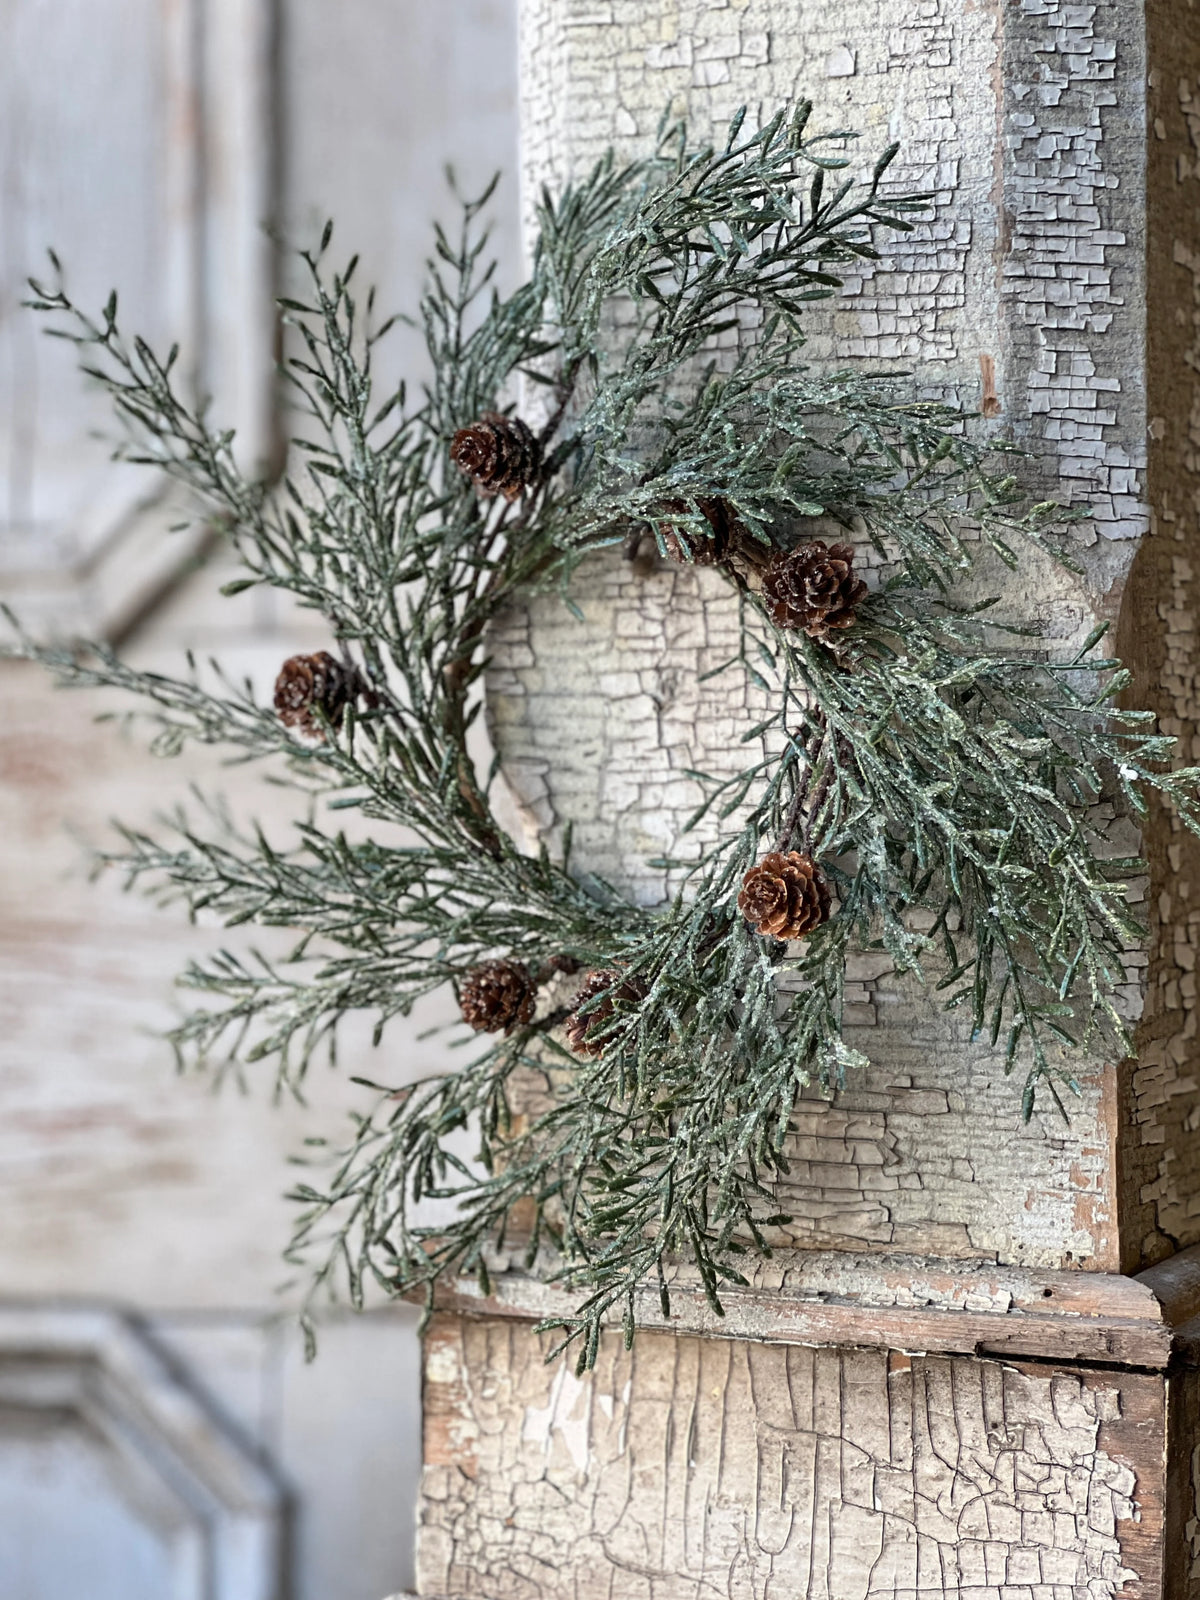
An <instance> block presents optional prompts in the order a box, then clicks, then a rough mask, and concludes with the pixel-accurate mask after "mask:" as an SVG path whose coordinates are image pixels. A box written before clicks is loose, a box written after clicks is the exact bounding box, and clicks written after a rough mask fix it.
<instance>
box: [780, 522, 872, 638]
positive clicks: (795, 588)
mask: <svg viewBox="0 0 1200 1600" xmlns="http://www.w3.org/2000/svg"><path fill="white" fill-rule="evenodd" d="M763 593H764V595H765V596H766V598H767V608H768V610H769V611H770V613H771V615H772V617H773V618H774V619H775V621H776V622H777V623H778V625H779V626H780V627H781V628H797V629H802V630H803V631H804V632H805V633H806V634H808V636H809V638H810V639H821V640H823V641H828V639H829V636H830V634H831V633H834V632H840V631H841V630H842V629H844V628H849V627H852V626H853V624H854V620H855V607H856V606H860V605H861V604H862V602H863V601H864V600H865V599H866V597H867V586H866V584H865V583H864V582H863V581H862V579H861V578H856V577H855V576H854V551H853V549H852V548H851V547H850V545H848V544H833V545H826V544H825V543H824V541H823V540H821V539H812V540H810V541H809V542H808V544H802V545H801V546H800V548H799V549H798V550H790V551H787V552H786V553H785V552H782V551H781V552H780V553H779V554H778V555H776V556H774V557H773V558H772V560H771V562H770V564H769V566H768V567H767V570H766V573H765V575H764V577H763Z"/></svg>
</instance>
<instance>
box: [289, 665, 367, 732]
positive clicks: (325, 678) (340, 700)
mask: <svg viewBox="0 0 1200 1600" xmlns="http://www.w3.org/2000/svg"><path fill="white" fill-rule="evenodd" d="M357 691H358V676H357V674H356V673H355V671H354V669H353V668H351V667H346V666H344V665H343V663H342V662H340V661H339V660H338V659H337V658H336V656H331V655H330V654H329V652H328V650H318V651H317V653H316V654H315V655H311V656H289V657H288V659H287V660H286V661H285V662H284V663H283V666H282V667H281V668H280V669H279V676H278V677H277V678H276V679H275V709H276V711H277V712H278V713H279V716H280V718H281V720H282V721H283V722H285V723H286V724H287V726H288V727H289V728H299V729H300V731H301V733H306V734H308V735H309V737H310V738H314V739H323V738H324V737H325V727H324V725H323V724H322V722H321V720H320V716H319V713H321V712H323V713H324V715H325V719H326V722H328V724H329V725H330V726H331V727H334V728H340V727H341V725H342V715H343V713H344V712H345V709H346V707H347V705H348V704H349V703H350V701H351V700H352V699H353V698H354V695H355V694H356V693H357Z"/></svg>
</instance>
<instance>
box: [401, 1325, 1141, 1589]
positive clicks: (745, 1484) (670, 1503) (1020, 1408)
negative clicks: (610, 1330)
mask: <svg viewBox="0 0 1200 1600" xmlns="http://www.w3.org/2000/svg"><path fill="white" fill-rule="evenodd" d="M546 1348H547V1341H546V1339H545V1338H543V1337H539V1336H537V1335H535V1334H534V1333H533V1332H532V1331H531V1330H530V1328H529V1327H528V1325H524V1326H523V1325H520V1324H516V1323H511V1322H501V1321H479V1322H476V1321H471V1320H466V1319H453V1318H438V1319H436V1320H435V1323H434V1325H433V1327H432V1329H431V1332H430V1334H429V1336H428V1340H427V1345H426V1376H425V1416H426V1423H425V1429H426V1431H425V1475H424V1482H423V1498H422V1510H421V1531H420V1542H419V1549H418V1589H419V1592H420V1593H421V1594H422V1595H427V1596H434V1595H453V1596H456V1597H458V1596H463V1597H468V1596H469V1597H472V1600H474V1597H476V1596H479V1597H482V1596H487V1597H488V1600H542V1597H546V1600H549V1597H551V1596H553V1597H554V1600H643V1597H644V1600H701V1597H706V1596H718V1595H719V1596H724V1597H727V1600H783V1597H787V1600H876V1597H878V1600H883V1597H887V1600H916V1597H917V1596H921V1597H924V1600H928V1597H932V1596H941V1597H953V1600H1076V1597H1078V1600H1109V1597H1115V1596H1117V1595H1118V1594H1120V1595H1122V1596H1126V1597H1129V1600H1132V1597H1134V1596H1142V1597H1151V1596H1158V1595H1159V1594H1160V1593H1161V1581H1160V1556H1159V1553H1158V1552H1159V1549H1160V1546H1161V1526H1162V1459H1163V1447H1164V1428H1165V1416H1164V1393H1165V1391H1164V1385H1163V1382H1162V1380H1161V1378H1159V1377H1157V1376H1154V1375H1148V1374H1118V1373H1113V1372H1104V1373H1099V1372H1083V1371H1072V1370H1070V1369H1069V1368H1066V1367H1055V1366H1042V1365H1035V1366H1026V1367H1019V1366H1015V1365H1002V1364H1001V1363H999V1362H994V1361H981V1360H973V1359H970V1358H952V1359H946V1358H940V1357H931V1356H918V1355H912V1356H909V1355H904V1354H900V1353H898V1352H893V1353H891V1354H889V1353H888V1352H886V1351H863V1350H853V1349H841V1350H837V1349H829V1348H811V1347H810V1348H797V1347H793V1348H782V1347H778V1346H771V1345H758V1344H750V1343H733V1342H715V1341H711V1340H703V1339H692V1338H675V1337H672V1336H671V1335H665V1334H643V1335H641V1336H639V1338H638V1340H637V1342H636V1344H635V1346H634V1349H633V1351H632V1352H631V1353H628V1354H627V1353H626V1352H625V1351H624V1350H623V1348H622V1346H621V1341H620V1339H619V1337H618V1336H616V1335H613V1336H611V1337H609V1338H606V1340H605V1341H604V1343H603V1346H602V1349H601V1353H600V1359H599V1362H598V1365H597V1368H596V1371H595V1373H594V1374H592V1375H589V1376H586V1377H584V1378H582V1379H580V1378H576V1377H575V1376H574V1375H573V1374H572V1372H571V1369H570V1368H569V1367H568V1366H567V1365H565V1364H563V1363H557V1364H555V1365H553V1366H550V1367H547V1366H546V1365H545V1364H544V1359H543V1358H544V1354H545V1351H546Z"/></svg>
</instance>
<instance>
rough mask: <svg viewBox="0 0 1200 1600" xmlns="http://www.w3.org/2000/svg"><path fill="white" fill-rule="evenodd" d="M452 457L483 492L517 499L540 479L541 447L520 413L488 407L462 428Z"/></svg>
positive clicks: (458, 433)
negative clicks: (508, 413) (509, 414)
mask: <svg viewBox="0 0 1200 1600" xmlns="http://www.w3.org/2000/svg"><path fill="white" fill-rule="evenodd" d="M450 459H451V460H452V461H453V462H455V463H456V464H457V466H458V469H459V471H460V472H463V473H465V474H466V475H467V477H468V478H470V479H471V481H472V482H473V483H474V485H475V487H476V488H477V489H478V490H479V492H480V494H483V495H496V494H502V495H503V496H504V498H505V499H506V500H515V499H516V498H517V496H518V495H519V494H520V493H521V491H522V489H526V488H528V487H529V486H530V485H531V484H534V483H536V482H537V480H538V477H539V475H540V473H541V470H542V451H541V446H540V445H539V444H538V442H537V439H536V438H535V437H534V435H533V433H532V432H531V431H530V429H529V428H528V427H527V426H526V424H525V423H524V422H522V421H521V419H520V417H505V416H501V414H500V413H499V412H498V411H485V412H484V414H483V416H482V417H481V418H480V419H479V421H478V422H473V423H472V424H471V426H470V427H469V428H460V429H459V430H458V432H457V433H456V434H455V435H454V438H453V439H452V440H451V443H450Z"/></svg>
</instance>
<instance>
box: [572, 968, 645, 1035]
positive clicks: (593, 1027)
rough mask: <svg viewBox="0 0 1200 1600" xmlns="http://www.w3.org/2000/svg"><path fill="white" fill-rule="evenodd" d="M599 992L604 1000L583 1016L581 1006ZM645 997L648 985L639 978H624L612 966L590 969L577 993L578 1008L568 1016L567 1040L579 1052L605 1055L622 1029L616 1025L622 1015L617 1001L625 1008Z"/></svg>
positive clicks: (576, 1004) (576, 1002) (576, 1005)
mask: <svg viewBox="0 0 1200 1600" xmlns="http://www.w3.org/2000/svg"><path fill="white" fill-rule="evenodd" d="M597 995H604V999H602V1000H601V1001H600V1003H599V1004H598V1005H596V1006H593V1007H592V1009H591V1010H590V1011H589V1012H588V1014H587V1016H586V1017H581V1016H580V1015H579V1012H580V1008H581V1007H583V1006H585V1005H587V1003H588V1001H589V1000H595V998H596V996H597ZM645 998H646V985H645V984H644V983H643V982H642V981H641V979H640V978H622V976H621V974H620V973H619V972H616V971H614V970H613V969H612V968H600V969H599V970H598V971H595V972H589V973H588V975H587V977H586V978H585V979H584V983H583V988H582V989H580V991H579V993H578V994H577V995H576V996H575V1009H574V1011H572V1013H571V1015H570V1016H569V1017H568V1018H567V1023H566V1031H567V1043H568V1044H569V1045H570V1046H571V1049H572V1050H574V1052H575V1054H576V1055H580V1056H598V1055H602V1054H603V1053H604V1051H605V1049H606V1048H607V1047H608V1045H609V1044H611V1043H612V1042H613V1040H614V1038H619V1036H620V1032H621V1030H620V1029H614V1027H613V1024H614V1023H615V1022H616V1020H617V1018H618V1016H620V1015H621V1012H619V1011H618V1010H617V1006H618V1003H619V1004H620V1005H621V1007H622V1010H623V1009H624V1007H626V1006H635V1005H637V1004H638V1003H639V1002H640V1001H642V1000H644V999H645Z"/></svg>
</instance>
